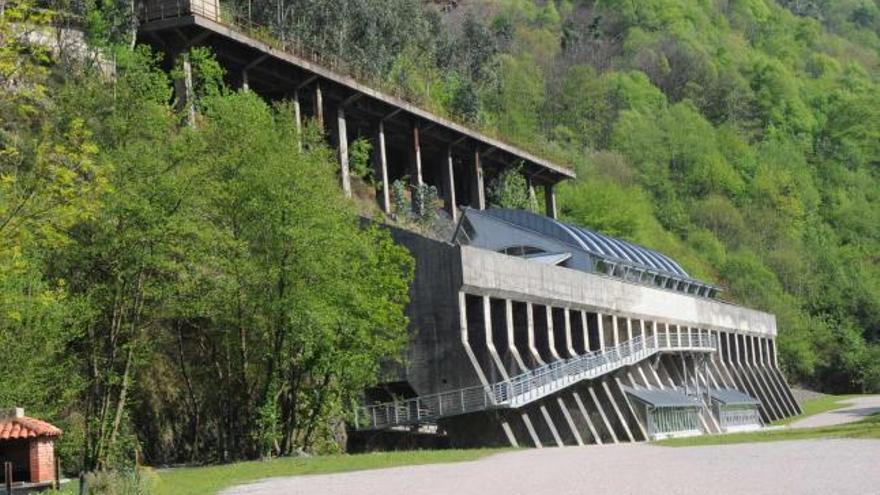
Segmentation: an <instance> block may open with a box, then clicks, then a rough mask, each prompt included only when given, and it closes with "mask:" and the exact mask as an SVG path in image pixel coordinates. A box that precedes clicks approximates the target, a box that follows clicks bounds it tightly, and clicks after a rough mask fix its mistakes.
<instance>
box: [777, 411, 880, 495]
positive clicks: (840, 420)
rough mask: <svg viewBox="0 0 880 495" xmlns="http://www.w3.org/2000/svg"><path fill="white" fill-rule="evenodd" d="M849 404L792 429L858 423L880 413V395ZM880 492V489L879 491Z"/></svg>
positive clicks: (800, 423) (793, 426) (812, 417)
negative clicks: (866, 417)
mask: <svg viewBox="0 0 880 495" xmlns="http://www.w3.org/2000/svg"><path fill="white" fill-rule="evenodd" d="M846 403H847V404H849V405H848V406H847V407H844V408H843V409H836V410H834V411H828V412H824V413H819V414H817V415H815V416H810V417H809V418H804V419H802V420H800V421H795V422H793V423H791V425H790V426H791V427H792V428H813V427H816V426H832V425H840V424H844V423H852V422H853V421H858V420H860V419H862V418H864V417H865V416H869V415H871V414H874V413H877V412H880V395H866V396H864V397H858V398H855V399H850V400H848V401H846ZM877 491H878V492H880V488H878V489H877Z"/></svg>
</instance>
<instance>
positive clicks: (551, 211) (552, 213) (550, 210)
mask: <svg viewBox="0 0 880 495" xmlns="http://www.w3.org/2000/svg"><path fill="white" fill-rule="evenodd" d="M544 206H545V209H546V212H547V216H548V217H550V218H556V191H554V189H553V185H552V184H547V185H545V186H544Z"/></svg>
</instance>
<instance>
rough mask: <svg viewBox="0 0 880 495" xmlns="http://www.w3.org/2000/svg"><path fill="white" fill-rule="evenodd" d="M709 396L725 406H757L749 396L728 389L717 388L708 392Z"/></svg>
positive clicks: (755, 401) (756, 402) (755, 400)
mask: <svg viewBox="0 0 880 495" xmlns="http://www.w3.org/2000/svg"><path fill="white" fill-rule="evenodd" d="M709 396H710V397H712V400H713V401H717V402H720V403H722V404H724V405H726V406H744V405H750V404H756V405H757V404H759V402H758V401H757V399H755V398H753V397H752V396H751V395H748V394H744V393H742V392H740V391H739V390H733V389H729V388H719V389H714V390H710V391H709Z"/></svg>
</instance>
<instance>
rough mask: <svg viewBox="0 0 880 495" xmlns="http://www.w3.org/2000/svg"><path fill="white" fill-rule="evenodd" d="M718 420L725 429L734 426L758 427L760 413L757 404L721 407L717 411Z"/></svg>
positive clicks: (759, 424)
mask: <svg viewBox="0 0 880 495" xmlns="http://www.w3.org/2000/svg"><path fill="white" fill-rule="evenodd" d="M718 422H719V423H720V424H721V427H722V428H724V429H725V430H727V429H729V428H736V427H760V426H761V424H762V423H761V414H760V413H759V412H758V406H753V407H745V408H732V409H728V408H721V410H720V411H719V412H718Z"/></svg>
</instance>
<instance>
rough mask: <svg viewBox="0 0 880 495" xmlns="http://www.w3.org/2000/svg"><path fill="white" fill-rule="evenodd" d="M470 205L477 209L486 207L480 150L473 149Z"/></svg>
mask: <svg viewBox="0 0 880 495" xmlns="http://www.w3.org/2000/svg"><path fill="white" fill-rule="evenodd" d="M471 206H472V207H473V208H476V209H478V210H485V209H486V189H485V186H484V184H483V164H482V162H481V160H480V151H479V150H476V151H474V172H473V186H472V191H471Z"/></svg>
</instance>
